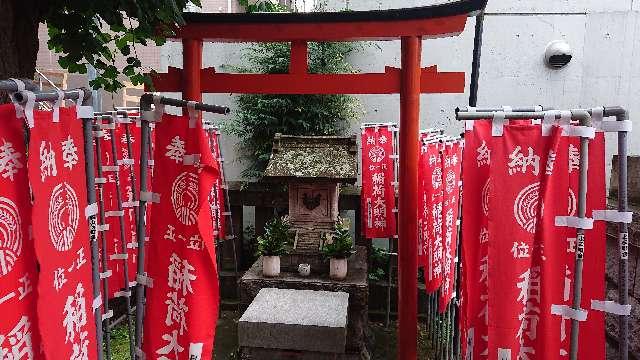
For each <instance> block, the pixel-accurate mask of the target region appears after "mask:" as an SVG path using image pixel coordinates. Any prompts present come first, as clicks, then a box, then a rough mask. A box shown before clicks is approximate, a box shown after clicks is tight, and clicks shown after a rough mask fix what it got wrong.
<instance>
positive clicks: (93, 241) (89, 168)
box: [82, 104, 103, 360]
mask: <svg viewBox="0 0 640 360" xmlns="http://www.w3.org/2000/svg"><path fill="white" fill-rule="evenodd" d="M83 105H86V104H83ZM82 131H83V142H84V144H83V145H84V167H85V172H86V185H87V203H88V204H95V202H96V189H95V186H96V184H95V172H94V161H93V117H90V118H83V119H82ZM87 220H88V222H89V243H90V246H91V274H92V275H93V299H94V302H95V300H96V299H100V296H101V295H100V266H99V255H98V239H97V234H96V232H97V220H96V215H90V216H89V217H88V218H87ZM100 303H102V302H100ZM101 306H102V304H101ZM101 306H98V307H96V308H95V309H94V310H93V316H94V321H95V326H96V347H97V348H98V360H102V359H103V354H102V307H101Z"/></svg>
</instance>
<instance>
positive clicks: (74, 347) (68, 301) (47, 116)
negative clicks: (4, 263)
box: [28, 108, 101, 359]
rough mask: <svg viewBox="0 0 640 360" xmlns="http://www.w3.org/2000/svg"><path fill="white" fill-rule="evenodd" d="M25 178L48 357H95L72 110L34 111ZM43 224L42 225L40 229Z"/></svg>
mask: <svg viewBox="0 0 640 360" xmlns="http://www.w3.org/2000/svg"><path fill="white" fill-rule="evenodd" d="M29 148H30V156H29V162H28V163H29V164H28V169H29V180H30V183H31V186H32V191H33V198H34V203H33V219H34V220H35V222H37V223H40V224H41V226H34V227H33V237H34V241H35V249H36V255H37V258H38V262H39V264H40V275H39V279H38V294H39V298H38V318H39V328H40V333H41V335H42V342H43V345H44V352H45V356H46V357H47V358H48V359H95V358H97V349H98V348H101V345H98V344H96V329H95V323H94V316H93V311H92V304H93V297H92V295H91V294H92V287H93V285H92V277H91V249H90V247H89V243H90V240H89V224H88V223H87V219H86V217H85V209H86V207H87V189H86V183H85V176H86V175H85V166H84V151H83V135H82V124H81V122H80V120H78V118H77V116H76V109H75V108H61V109H60V122H57V123H54V122H53V117H52V113H51V112H40V111H36V112H35V127H34V128H32V129H31V138H30V145H29ZM43 224H46V225H43Z"/></svg>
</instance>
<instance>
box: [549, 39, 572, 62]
mask: <svg viewBox="0 0 640 360" xmlns="http://www.w3.org/2000/svg"><path fill="white" fill-rule="evenodd" d="M572 54H573V51H571V47H570V46H569V44H567V42H566V41H564V40H554V41H552V42H550V43H549V44H548V45H547V48H546V49H545V51H544V63H545V64H546V65H547V66H548V67H550V68H552V69H562V68H563V67H565V66H566V65H567V64H568V63H569V61H571V57H572Z"/></svg>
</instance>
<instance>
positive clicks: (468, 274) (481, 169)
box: [460, 120, 493, 360]
mask: <svg viewBox="0 0 640 360" xmlns="http://www.w3.org/2000/svg"><path fill="white" fill-rule="evenodd" d="M464 141H465V146H464V151H463V161H462V173H463V174H464V178H463V179H464V180H463V186H464V188H463V192H462V205H463V206H462V243H461V249H460V254H461V257H462V259H461V268H460V281H461V287H460V302H461V305H460V307H461V311H460V328H461V339H462V341H461V353H462V354H463V355H464V359H467V360H470V359H487V358H489V357H488V328H487V326H488V321H489V312H488V302H487V301H488V273H489V267H488V244H489V231H488V220H487V215H488V213H489V198H490V195H491V194H490V192H491V191H490V190H491V187H490V182H489V168H490V166H491V160H492V158H493V157H492V153H491V148H490V146H491V141H492V137H491V121H483V120H478V121H475V122H473V126H472V127H471V128H470V129H467V130H466V131H465V135H464Z"/></svg>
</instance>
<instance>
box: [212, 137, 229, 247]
mask: <svg viewBox="0 0 640 360" xmlns="http://www.w3.org/2000/svg"><path fill="white" fill-rule="evenodd" d="M207 134H208V136H209V140H210V145H211V152H212V156H213V159H214V160H215V162H216V163H217V164H218V167H219V169H220V172H219V173H218V174H219V175H214V176H215V178H214V184H213V188H214V189H213V191H212V193H211V199H210V201H209V203H210V204H211V210H212V211H213V214H214V216H213V228H214V234H215V235H216V237H217V238H218V239H220V240H225V238H226V232H225V230H226V228H225V226H226V225H225V223H226V221H225V220H226V219H225V216H224V215H223V213H224V211H225V193H224V187H223V186H224V179H223V172H222V155H221V152H220V132H219V131H218V130H213V131H208V132H207Z"/></svg>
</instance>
